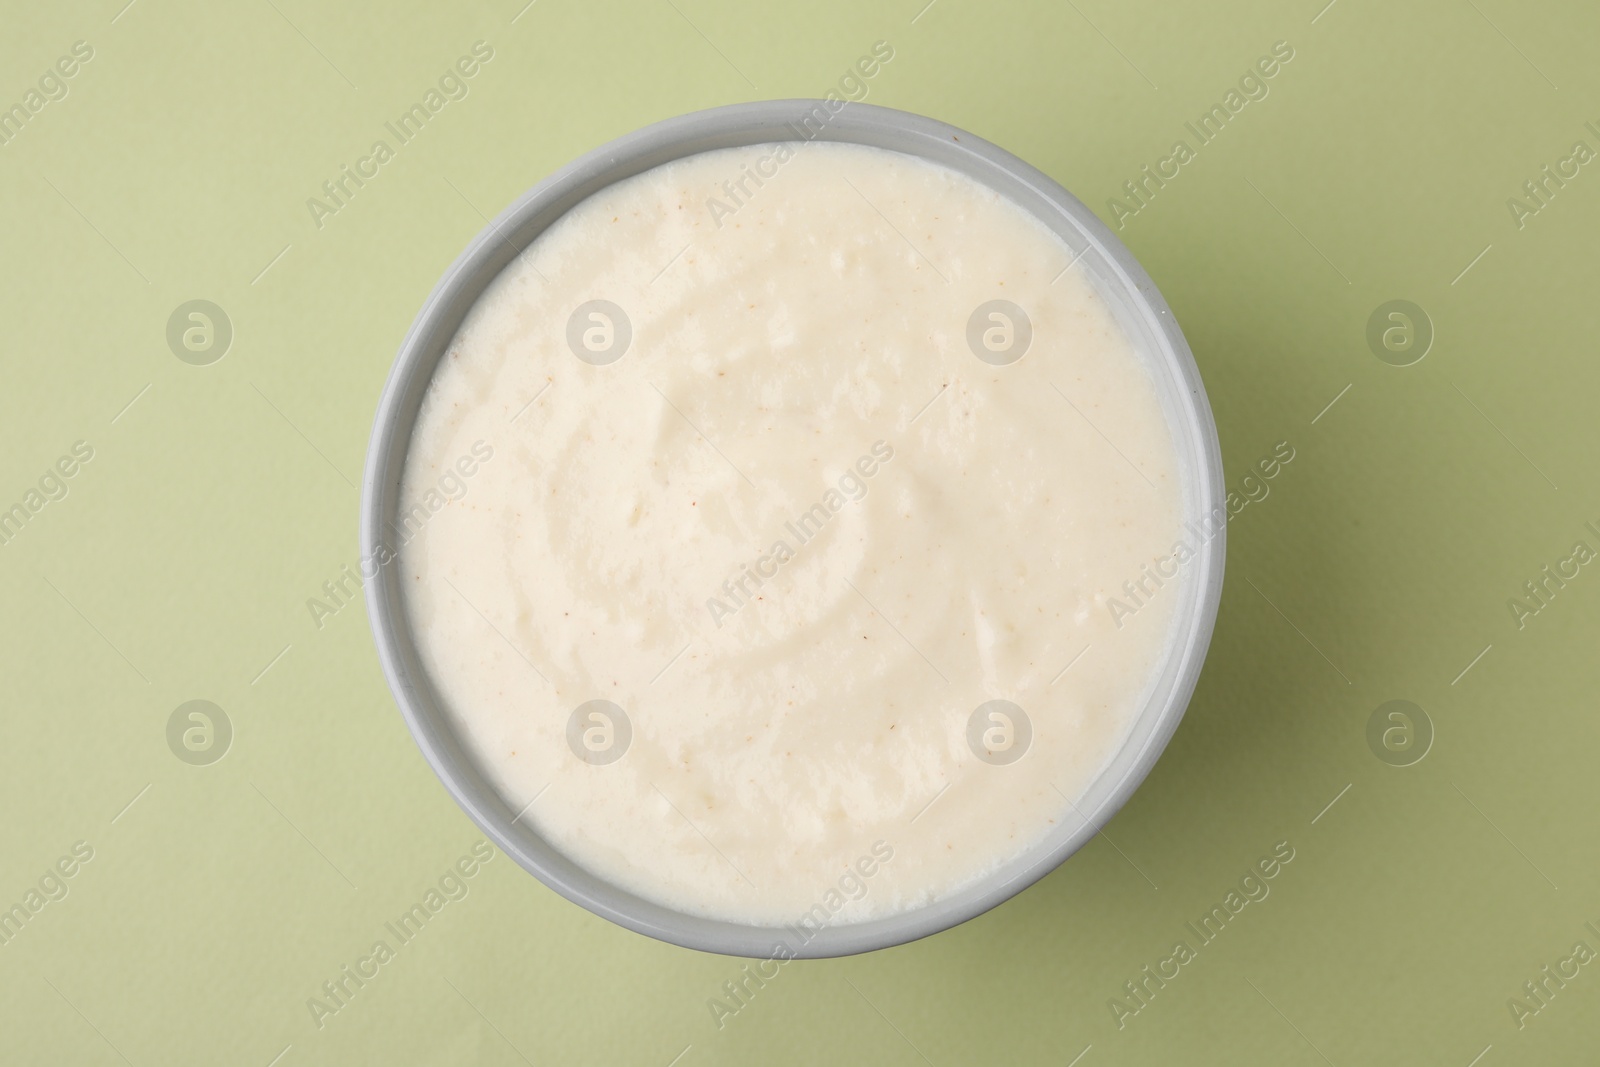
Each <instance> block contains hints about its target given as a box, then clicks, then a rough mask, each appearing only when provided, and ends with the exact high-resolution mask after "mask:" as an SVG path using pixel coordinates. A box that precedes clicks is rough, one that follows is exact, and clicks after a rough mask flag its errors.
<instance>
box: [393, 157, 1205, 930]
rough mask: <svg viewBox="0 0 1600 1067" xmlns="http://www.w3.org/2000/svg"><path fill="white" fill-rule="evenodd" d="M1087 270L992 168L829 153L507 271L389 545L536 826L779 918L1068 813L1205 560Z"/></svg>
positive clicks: (584, 857) (581, 237) (673, 882)
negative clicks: (981, 175)
mask: <svg viewBox="0 0 1600 1067" xmlns="http://www.w3.org/2000/svg"><path fill="white" fill-rule="evenodd" d="M751 175H753V176H754V177H751ZM741 179H742V184H741ZM758 179H759V184H758ZM725 183H726V184H725ZM1072 261H1073V252H1072V250H1071V249H1069V248H1068V247H1067V246H1066V244H1064V243H1063V242H1062V241H1061V240H1060V239H1059V238H1057V237H1056V236H1054V235H1053V234H1051V233H1050V232H1049V231H1047V230H1046V229H1045V228H1044V227H1043V226H1042V225H1041V224H1040V223H1038V222H1037V221H1036V220H1035V219H1034V218H1032V217H1031V216H1030V215H1028V214H1026V213H1025V212H1024V211H1023V210H1022V209H1021V208H1019V207H1017V206H1016V205H1015V204H1013V203H1012V202H1010V201H1009V200H1006V199H1004V198H1002V197H1001V196H1000V195H999V194H997V193H995V192H993V191H991V190H990V189H988V188H986V187H983V186H981V185H978V184H976V183H975V182H973V181H972V180H970V179H968V178H966V177H964V176H961V175H959V174H957V173H955V172H953V171H950V170H947V169H944V168H942V167H939V166H936V165H934V164H931V163H928V162H925V161H921V160H918V159H914V158H911V157H908V156H904V155H899V154H896V153H891V152H887V151H882V150H878V149H871V148H865V147H857V146H849V145H841V144H834V143H826V142H812V143H809V144H804V145H802V146H799V147H798V148H797V147H796V146H794V145H787V146H783V147H781V148H780V147H779V146H776V145H766V146H758V147H753V148H744V149H730V150H725V151H718V152H710V153H706V154H703V155H698V156H691V157H688V158H685V159H682V160H679V161H676V162H673V163H670V164H667V165H665V166H662V167H659V168H657V169H655V170H651V171H649V172H647V173H645V174H642V175H639V176H637V177H635V178H632V179H629V180H627V181H623V182H620V183H618V184H616V185H613V186H611V187H609V188H607V189H605V190H603V191H601V192H599V193H597V194H596V195H594V196H592V197H591V198H589V199H588V200H586V201H584V202H583V203H582V204H580V205H579V206H578V207H576V208H575V209H574V210H573V211H571V212H570V213H569V214H568V215H566V216H565V217H564V218H562V219H561V220H560V221H559V222H558V223H557V224H556V225H554V226H553V227H551V228H550V229H549V230H548V231H546V232H545V233H544V234H543V235H542V236H541V237H540V238H539V239H538V240H536V241H535V242H534V243H533V244H532V245H531V246H530V247H529V248H528V249H527V250H526V251H525V252H523V253H522V254H521V256H520V257H519V258H517V259H516V260H515V261H514V262H513V263H512V264H511V265H510V266H509V267H508V268H507V269H506V270H505V271H504V272H503V273H502V274H501V276H500V277H499V278H498V279H497V280H496V281H495V283H494V284H493V285H492V286H491V287H490V288H489V290H488V291H487V292H486V293H485V294H484V295H483V297H482V298H481V299H480V300H479V301H478V303H477V305H476V306H475V307H474V308H473V310H472V312H471V313H470V315H469V316H468V317H467V320H466V323H465V324H464V325H463V326H462V328H461V330H460V332H459V334H458V335H457V336H456V338H455V340H454V341H453V343H452V344H451V346H450V348H449V351H448V354H447V355H446V357H445V358H444V359H443V360H442V361H441V362H440V364H439V367H438V370H437V372H436V373H435V376H434V378H433V381H432V384H431V386H430V388H429V392H428V394H427V396H426V399H425V400H424V402H423V406H422V411H421V414H420V417H419V420H418V423H417V426H416V429H415V432H414V436H413V439H412V442H411V446H410V452H409V454H408V458H407V463H406V468H405V475H404V480H403V484H402V507H401V520H400V524H399V525H400V529H399V530H398V531H397V536H399V537H400V538H402V539H403V541H404V543H403V545H402V547H401V548H400V550H399V557H400V558H399V562H398V566H400V567H401V568H402V574H403V582H404V587H405V597H406V608H407V614H408V619H409V623H410V625H411V627H412V629H413V632H414V634H415V636H416V640H417V643H418V645H419V647H420V650H421V655H422V659H423V663H424V666H425V668H426V670H427V672H428V673H429V675H430V677H431V679H432V681H433V683H434V685H435V687H436V689H437V691H438V693H439V694H440V696H441V698H442V700H443V701H444V703H445V705H446V707H447V710H448V712H449V714H450V716H451V718H452V719H453V721H454V723H455V726H456V728H457V730H458V731H459V734H460V736H461V737H462V739H463V741H464V744H465V746H466V748H467V750H468V752H469V753H471V754H472V755H473V756H474V758H475V759H476V760H477V761H478V762H479V764H480V766H481V767H482V768H483V770H484V771H485V772H486V774H487V776H488V778H489V779H490V780H491V781H492V782H493V783H494V784H495V786H496V787H497V788H498V789H499V791H500V792H501V794H502V795H503V796H504V798H505V800H506V802H507V803H508V805H509V806H510V808H511V810H512V811H513V812H522V814H521V816H520V821H521V822H522V823H523V824H525V825H527V826H529V827H531V828H532V829H533V830H535V831H537V833H539V834H540V835H542V836H543V837H544V838H545V839H546V840H548V841H549V842H551V843H552V844H553V845H555V846H556V847H557V848H559V849H560V850H562V851H563V852H564V853H565V854H567V855H568V856H569V857H571V858H572V859H573V860H574V861H575V862H577V863H578V864H579V865H581V866H583V867H585V868H587V869H588V870H590V871H591V872H593V873H595V874H597V875H599V876H601V877H602V878H604V879H606V880H608V881H610V882H613V883H615V884H618V885H620V886H622V887H624V888H626V889H628V890H630V891H632V892H634V893H636V894H638V895H639V896H642V897H645V898H647V899H650V900H653V901H656V902H658V903H660V904H663V905H666V906H669V907H672V908H675V909H679V910H681V911H685V912H690V913H694V914H699V915H705V916H712V917H717V918H723V919H728V920H732V921H737V922H744V923H752V924H783V923H792V922H795V921H796V920H797V919H799V918H801V917H802V916H805V915H808V914H809V915H811V916H812V917H813V918H814V919H817V917H818V916H824V917H826V919H827V921H829V922H832V923H836V924H837V923H845V922H856V921H861V920H864V919H867V918H873V917H878V916H882V915H885V914H887V913H891V912H894V911H897V910H903V909H908V908H913V907H916V906H918V905H921V904H925V903H927V902H929V901H931V900H934V899H936V898H939V897H940V896H942V895H946V894H949V893H950V892H952V891H953V890H956V889H958V888H960V887H962V886H963V885H965V884H967V883H969V882H971V881H972V880H973V879H976V878H980V877H982V876H983V875H984V874H985V873H987V872H989V871H991V870H993V869H994V868H995V867H996V866H997V865H999V864H1002V863H1004V862H1006V861H1008V860H1011V859H1013V858H1015V857H1016V856H1017V855H1018V854H1019V853H1021V852H1022V851H1024V850H1026V849H1028V848H1030V847H1032V846H1035V845H1037V844H1038V843H1039V841H1040V839H1041V838H1042V837H1043V836H1044V835H1045V834H1046V833H1047V832H1048V831H1049V830H1050V829H1051V828H1052V827H1053V826H1054V825H1056V824H1059V823H1062V822H1067V823H1071V824H1073V825H1079V824H1081V822H1082V816H1081V815H1080V814H1079V813H1078V812H1077V811H1076V809H1075V807H1074V805H1075V803H1076V802H1077V801H1078V799H1079V798H1080V797H1081V796H1082V795H1083V792H1084V790H1085V789H1086V788H1087V787H1088V785H1089V783H1090V782H1091V781H1092V780H1093V778H1094V777H1095V775H1096V774H1097V772H1099V771H1100V770H1101V769H1102V767H1103V766H1104V765H1105V764H1106V763H1107V761H1108V760H1109V759H1110V758H1111V757H1112V755H1113V754H1114V753H1115V751H1116V749H1117V747H1118V746H1119V744H1120V743H1121V742H1122V740H1123V739H1124V737H1125V736H1126V734H1127V731H1128V729H1129V727H1130V725H1131V723H1132V720H1133V718H1134V716H1135V715H1136V714H1137V713H1138V711H1139V710H1140V706H1141V704H1142V701H1143V698H1144V697H1145V695H1146V693H1147V691H1148V689H1149V687H1150V686H1151V684H1152V679H1153V677H1154V673H1155V671H1156V670H1157V668H1158V666H1159V665H1160V663H1161V662H1162V660H1163V657H1164V656H1165V655H1166V649H1167V646H1168V644H1169V636H1170V635H1169V631H1170V629H1171V628H1172V626H1173V616H1172V607H1173V606H1174V604H1176V602H1177V601H1178V600H1179V599H1180V590H1179V588H1178V585H1179V583H1181V582H1183V581H1186V580H1188V576H1187V575H1186V574H1185V573H1182V572H1181V570H1179V568H1178V567H1177V564H1176V563H1171V562H1169V564H1168V565H1167V569H1168V570H1169V571H1177V572H1178V573H1177V576H1176V577H1171V576H1170V575H1169V577H1167V578H1166V579H1163V581H1164V585H1162V586H1159V587H1158V585H1157V584H1156V582H1155V581H1152V580H1149V579H1148V578H1147V577H1146V575H1147V574H1149V573H1153V572H1147V571H1146V570H1145V568H1146V567H1148V566H1151V565H1152V564H1154V563H1155V562H1156V561H1159V560H1161V559H1163V558H1166V559H1168V560H1169V561H1170V560H1171V559H1172V556H1171V553H1172V551H1173V547H1174V544H1175V542H1177V541H1178V539H1179V537H1180V532H1179V523H1180V521H1181V515H1182V501H1183V492H1182V487H1181V486H1180V485H1179V484H1178V477H1179V475H1178V469H1177V459H1176V454H1175V451H1174V446H1173V441H1172V435H1171V432H1170V430H1169V428H1168V425H1167V422H1166V419H1165V417H1164V415H1163V413H1162V410H1161V406H1160V403H1159V401H1158V399H1157V395H1156V392H1155V388H1154V385H1153V384H1152V381H1151V378H1150V376H1149V373H1148V372H1147V371H1146V370H1145V368H1144V366H1143V365H1142V364H1141V362H1140V361H1139V359H1138V358H1137V357H1136V356H1135V354H1134V351H1133V349H1132V348H1131V346H1130V344H1129V342H1128V340H1127V338H1126V337H1125V336H1124V334H1123V333H1122V332H1121V330H1120V329H1119V328H1118V326H1117V325H1116V323H1115V321H1114V320H1113V318H1112V316H1111V314H1110V311H1109V309H1108V307H1107V305H1106V303H1105V301H1104V300H1103V299H1102V298H1101V297H1100V296H1099V295H1098V294H1097V293H1096V292H1095V291H1094V289H1093V287H1092V285H1091V284H1090V283H1089V282H1088V281H1087V280H1086V279H1085V277H1084V275H1083V272H1082V270H1081V268H1080V267H1077V266H1073V267H1071V269H1068V268H1069V264H1071V263H1072ZM597 301H599V302H604V303H598V304H597V303H595V302H597ZM993 301H1004V302H1009V303H1008V304H1003V305H998V306H997V305H994V304H991V302H993ZM1018 308H1020V309H1021V315H1020V316H1019V315H1018V314H1017V313H1016V309H1018ZM975 313H976V316H975ZM1022 316H1025V321H1024V319H1023V318H1022ZM969 327H970V328H969ZM1030 332H1031V336H1029V335H1030ZM1024 344H1025V346H1026V347H1025V349H1024V348H1023V345H1024ZM1018 352H1021V353H1022V354H1021V357H1020V358H1016V356H1017V353H1018ZM980 356H981V357H982V358H980ZM1128 582H1133V583H1142V591H1140V587H1139V585H1135V586H1134V587H1133V590H1134V592H1133V593H1131V594H1130V592H1129V591H1128V588H1127V587H1125V583H1128ZM1119 605H1120V606H1119ZM594 701H600V702H608V703H601V704H594V703H591V702H594ZM993 701H1002V702H1006V703H1004V704H1000V705H994V704H991V703H990V702H993ZM985 705H988V706H987V707H985ZM616 709H620V713H619V712H618V711H617V710H616ZM1017 709H1020V711H1021V714H1020V715H1019V714H1017ZM975 720H976V721H975ZM819 907H820V908H821V909H823V910H822V911H820V912H819V911H818V908H819ZM817 921H820V919H817Z"/></svg>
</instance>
